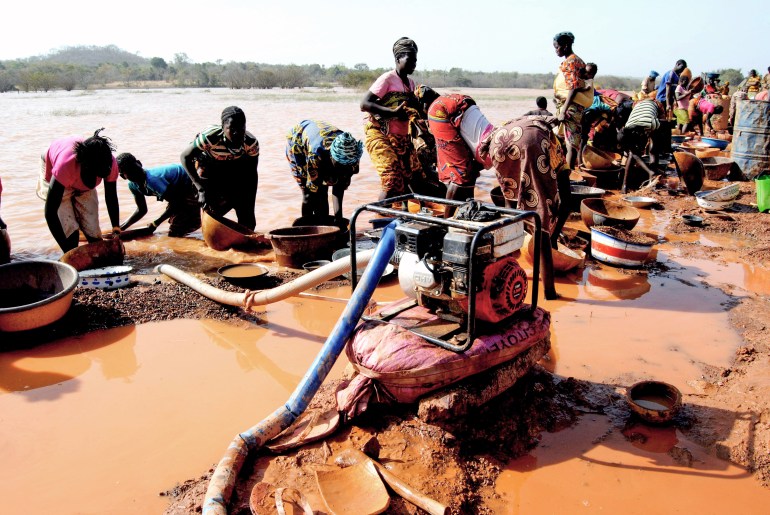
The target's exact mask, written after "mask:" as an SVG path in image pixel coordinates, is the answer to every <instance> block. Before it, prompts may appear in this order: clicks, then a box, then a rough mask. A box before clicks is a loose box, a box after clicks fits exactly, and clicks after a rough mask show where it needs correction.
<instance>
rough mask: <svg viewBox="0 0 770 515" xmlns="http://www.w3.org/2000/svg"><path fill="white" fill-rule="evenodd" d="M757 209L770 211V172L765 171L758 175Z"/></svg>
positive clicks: (761, 211) (762, 211)
mask: <svg viewBox="0 0 770 515" xmlns="http://www.w3.org/2000/svg"><path fill="white" fill-rule="evenodd" d="M755 182H756V184H757V209H759V212H760V213H764V212H765V211H770V173H768V172H764V173H763V174H762V175H760V176H759V177H757V179H756V181H755Z"/></svg>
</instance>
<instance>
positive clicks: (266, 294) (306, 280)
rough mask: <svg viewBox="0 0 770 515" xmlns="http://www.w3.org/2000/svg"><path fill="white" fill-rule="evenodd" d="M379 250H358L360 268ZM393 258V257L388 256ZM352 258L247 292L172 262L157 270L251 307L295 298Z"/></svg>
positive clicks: (226, 301)
mask: <svg viewBox="0 0 770 515" xmlns="http://www.w3.org/2000/svg"><path fill="white" fill-rule="evenodd" d="M374 251H375V249H372V250H367V251H365V252H356V268H357V269H360V268H363V267H364V266H366V264H367V263H368V262H369V260H371V259H372V256H373V255H374ZM388 259H390V257H388ZM350 268H351V267H350V257H349V256H346V257H344V258H340V259H337V260H336V261H332V262H331V263H329V264H328V265H324V266H322V267H321V268H317V269H316V270H313V271H312V272H308V273H307V274H305V275H302V276H300V277H298V278H297V279H294V280H293V281H290V282H288V283H285V284H282V285H281V286H276V287H275V288H271V289H269V290H261V291H256V292H252V291H246V292H231V291H225V290H220V289H219V288H215V287H214V286H211V285H209V284H206V283H204V282H203V281H201V280H200V279H198V278H196V277H194V276H192V275H190V274H188V273H186V272H183V271H182V270H180V269H178V268H176V267H175V266H171V265H158V266H157V267H156V270H157V271H158V272H159V273H162V274H165V275H167V276H169V277H171V278H172V279H174V280H175V281H177V282H179V283H182V284H184V285H185V286H189V287H190V288H192V289H193V290H195V291H197V292H198V293H200V294H201V295H203V296H204V297H208V298H209V299H211V300H214V301H216V302H219V303H220V304H227V305H229V306H241V307H243V308H244V309H249V308H251V307H252V306H264V305H265V304H272V303H273V302H278V301H279V300H283V299H287V298H289V297H293V296H295V295H297V294H299V293H300V292H303V291H305V290H307V289H308V288H312V287H313V286H318V285H319V284H321V283H324V282H326V281H328V280H329V279H333V278H335V277H337V276H339V275H342V274H344V273H346V272H350Z"/></svg>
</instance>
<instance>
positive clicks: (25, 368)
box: [0, 326, 139, 400]
mask: <svg viewBox="0 0 770 515" xmlns="http://www.w3.org/2000/svg"><path fill="white" fill-rule="evenodd" d="M135 339H136V335H135V328H134V327H133V326H126V327H120V328H117V329H111V330H109V331H98V332H95V333H91V334H89V335H84V336H77V337H72V338H65V339H63V340H59V341H56V342H52V343H47V344H44V345H40V346H38V347H31V348H29V349H24V350H18V351H7V352H3V353H0V394H2V393H3V392H5V393H9V392H15V391H31V390H35V389H38V388H45V387H46V386H51V385H55V384H63V383H66V382H67V381H70V380H73V379H75V378H77V377H78V376H80V375H82V374H84V373H86V372H87V371H88V370H89V369H90V368H91V365H92V363H98V364H99V368H100V369H101V371H102V374H104V377H105V378H106V379H115V378H124V379H125V380H126V381H129V380H130V378H131V376H132V375H133V374H134V373H135V372H136V371H137V369H138V368H139V366H138V364H137V361H136V355H135V354H134V344H135ZM64 393H66V391H65V390H61V389H55V390H51V391H49V392H46V394H45V395H46V396H50V395H54V398H55V397H56V396H58V395H63V394H64ZM47 400H51V399H47Z"/></svg>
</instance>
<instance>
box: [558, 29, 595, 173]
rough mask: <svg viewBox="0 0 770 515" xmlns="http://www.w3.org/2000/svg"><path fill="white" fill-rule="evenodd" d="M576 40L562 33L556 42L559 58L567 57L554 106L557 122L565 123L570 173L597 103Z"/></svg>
mask: <svg viewBox="0 0 770 515" xmlns="http://www.w3.org/2000/svg"><path fill="white" fill-rule="evenodd" d="M574 42H575V36H573V35H572V33H571V32H559V33H558V34H556V35H555V36H554V38H553V48H554V49H555V50H556V55H558V56H559V57H564V58H565V59H564V61H562V63H561V65H560V66H559V73H558V74H557V75H556V79H555V80H554V82H553V95H554V102H555V103H556V107H557V109H558V111H557V115H556V117H557V119H558V121H559V122H560V123H561V126H560V128H559V132H560V133H562V132H563V136H564V142H565V146H566V156H565V157H566V160H567V165H568V167H569V169H573V168H574V167H575V161H576V159H577V153H578V151H579V149H580V145H581V135H580V132H581V123H582V120H583V111H585V109H586V108H587V107H590V106H591V104H592V103H593V101H594V91H593V87H588V88H586V83H585V77H586V63H585V62H583V60H582V59H581V58H580V57H578V56H577V55H575V53H574V52H573V51H572V44H573V43H574Z"/></svg>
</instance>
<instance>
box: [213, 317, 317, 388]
mask: <svg viewBox="0 0 770 515" xmlns="http://www.w3.org/2000/svg"><path fill="white" fill-rule="evenodd" d="M201 325H202V326H203V328H204V329H205V330H206V332H207V333H208V334H209V336H210V337H211V340H212V341H213V342H214V343H216V344H217V345H218V346H220V347H222V348H223V349H227V350H232V351H234V352H235V361H236V362H237V363H238V365H239V366H240V367H241V370H243V371H244V372H251V371H252V370H255V369H258V370H263V371H264V372H266V373H267V374H268V376H270V377H271V378H273V379H275V381H276V382H277V383H278V384H280V385H281V386H283V387H284V388H285V389H286V390H292V389H294V388H295V387H296V386H297V384H299V381H300V379H302V376H301V375H298V374H291V373H289V372H287V371H285V370H283V369H281V368H280V367H279V366H277V365H276V363H275V362H274V361H272V360H271V359H270V358H269V357H268V356H267V355H265V354H264V353H263V352H261V351H260V350H259V347H258V345H257V342H258V341H259V340H261V339H262V337H264V336H265V334H266V331H265V329H263V328H256V329H255V330H252V331H248V333H245V334H244V332H243V331H242V330H233V328H231V327H229V326H225V325H223V324H222V323H219V322H213V321H211V320H202V321H201ZM244 336H245V337H244Z"/></svg>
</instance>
